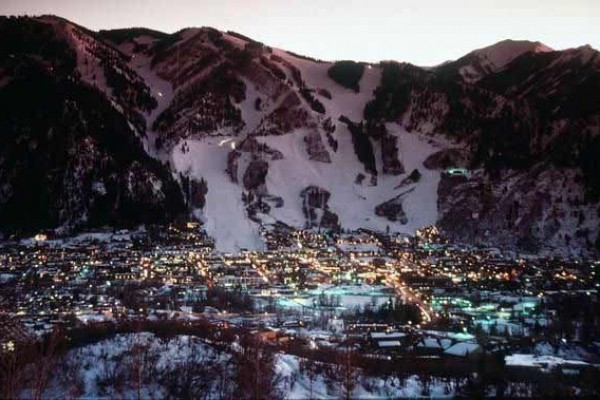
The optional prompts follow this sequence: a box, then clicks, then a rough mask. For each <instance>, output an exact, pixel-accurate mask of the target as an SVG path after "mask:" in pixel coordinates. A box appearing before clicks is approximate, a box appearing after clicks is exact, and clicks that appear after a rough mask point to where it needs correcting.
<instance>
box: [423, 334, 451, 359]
mask: <svg viewBox="0 0 600 400" xmlns="http://www.w3.org/2000/svg"><path fill="white" fill-rule="evenodd" d="M451 345H452V341H451V340H450V339H445V338H434V337H425V338H422V339H420V340H419V341H418V342H417V343H416V344H415V351H416V352H417V353H419V354H423V355H441V354H442V353H443V352H444V351H445V350H446V349H448V348H449V347H450V346H451Z"/></svg>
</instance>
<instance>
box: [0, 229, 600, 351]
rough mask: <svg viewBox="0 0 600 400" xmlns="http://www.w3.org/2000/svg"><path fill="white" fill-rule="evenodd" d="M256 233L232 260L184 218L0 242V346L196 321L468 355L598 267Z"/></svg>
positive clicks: (414, 243) (368, 237)
mask: <svg viewBox="0 0 600 400" xmlns="http://www.w3.org/2000/svg"><path fill="white" fill-rule="evenodd" d="M262 237H263V240H264V243H265V249H266V250H264V251H250V250H242V251H240V252H238V253H235V254H226V253H221V252H218V251H216V250H215V249H214V242H213V241H212V239H211V238H210V237H208V236H207V235H206V233H205V232H204V231H203V230H202V229H201V226H199V225H198V224H196V223H186V224H180V225H173V226H166V227H152V228H148V229H145V230H138V231H118V232H113V231H110V232H107V231H105V232H93V233H87V234H83V235H80V236H77V237H74V238H69V239H53V238H52V237H48V236H46V235H43V234H42V235H38V236H36V237H35V238H33V239H31V240H26V241H19V242H4V243H3V244H2V245H1V246H0V318H2V319H3V324H2V326H3V330H2V332H0V336H1V337H0V342H1V343H4V346H5V345H6V343H9V342H12V341H14V340H23V339H24V338H26V337H35V336H36V335H38V336H39V335H42V334H44V333H46V332H49V331H51V330H52V329H53V327H55V326H58V325H60V326H66V327H73V326H85V325H86V324H94V323H100V322H105V321H118V320H120V319H131V318H145V319H170V318H171V319H185V320H189V321H193V320H197V319H204V320H211V321H215V322H218V323H219V324H223V323H224V324H227V325H229V326H230V325H242V326H249V327H251V328H256V329H258V328H260V330H261V331H262V332H264V334H265V337H267V338H270V339H273V340H277V341H279V340H281V339H282V338H286V339H285V340H298V339H299V338H303V339H306V340H308V341H309V342H310V343H312V344H311V346H313V347H319V346H325V347H331V346H335V345H341V344H343V343H345V344H347V341H348V340H350V341H351V342H352V343H354V344H358V345H359V347H360V348H362V349H365V350H364V351H365V353H366V354H371V355H372V356H377V357H397V356H399V355H402V354H405V353H406V352H407V351H409V352H411V354H419V355H423V356H433V355H435V356H436V357H445V356H453V357H468V356H472V355H473V354H477V353H478V352H479V351H481V348H482V347H481V346H482V345H483V344H484V343H487V344H489V343H494V344H495V345H503V346H509V345H520V342H516V341H518V340H521V339H523V338H531V337H534V336H539V335H541V334H542V333H543V332H544V331H545V330H546V329H548V328H549V327H550V326H552V324H553V323H555V322H556V320H557V310H556V309H555V308H554V307H553V304H556V302H549V301H546V299H547V298H548V297H556V296H559V297H560V296H571V295H585V296H589V297H590V299H592V298H593V299H596V296H597V289H598V287H599V286H600V279H599V278H600V263H598V262H566V261H564V260H550V259H549V260H544V259H525V258H514V257H512V258H506V257H503V256H502V254H501V252H500V251H498V250H497V249H489V248H473V247H466V246H458V245H455V244H452V243H449V242H448V241H446V240H445V239H443V238H442V237H441V236H440V235H439V232H437V230H436V229H435V227H427V228H424V229H423V230H421V231H419V232H418V234H417V235H416V236H415V237H407V236H402V235H388V234H382V233H378V232H371V231H367V230H359V231H353V232H343V233H336V234H333V233H321V232H315V231H306V230H298V229H294V228H291V227H288V226H285V225H271V226H269V227H264V228H263V230H262ZM596 301H597V300H596ZM407 305H410V306H411V307H413V310H414V311H415V312H414V313H412V312H411V310H410V309H408V310H406V309H404V308H402V307H407ZM515 343H516V344H515Z"/></svg>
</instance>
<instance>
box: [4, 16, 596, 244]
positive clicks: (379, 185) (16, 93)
mask: <svg viewBox="0 0 600 400" xmlns="http://www.w3.org/2000/svg"><path fill="white" fill-rule="evenodd" d="M0 29H2V30H3V31H6V32H7V34H10V35H16V36H15V37H17V36H18V37H21V39H22V40H16V41H11V43H10V46H9V47H8V48H7V50H6V51H7V54H6V57H4V58H0V70H2V71H3V79H2V85H0V101H3V102H4V103H3V104H4V107H5V108H6V109H10V110H11V111H10V112H6V113H4V114H3V115H2V116H0V117H1V118H2V119H1V120H0V123H1V124H2V127H5V128H6V129H8V131H9V132H10V134H9V135H5V137H3V138H0V140H3V141H2V142H0V144H2V146H0V188H1V190H0V206H2V207H1V208H0V227H2V228H4V227H9V228H10V229H11V230H13V231H14V230H17V231H18V230H19V229H22V228H23V227H24V225H25V224H24V222H23V221H27V225H28V226H27V227H26V228H27V229H31V230H37V229H40V228H49V227H50V228H56V227H63V228H65V229H66V228H73V227H75V228H78V227H91V226H103V225H119V224H121V223H127V224H131V223H134V224H137V223H143V222H166V221H170V220H174V219H175V216H181V214H186V215H193V216H195V217H197V218H198V219H200V220H202V221H203V222H204V223H205V228H206V229H207V231H208V232H209V234H210V235H212V236H214V237H215V238H216V246H217V248H218V249H219V250H223V251H235V250H238V249H241V248H248V249H260V248H262V246H263V244H262V242H261V238H260V230H261V225H265V224H271V223H273V222H276V221H281V222H283V223H286V224H289V225H292V226H295V227H299V228H314V229H320V228H325V229H333V230H339V229H356V228H371V229H376V230H380V231H385V230H388V229H389V230H390V231H391V232H405V233H413V232H414V231H415V230H416V229H418V228H420V227H422V226H424V225H429V224H438V225H440V226H441V227H442V228H443V229H444V230H445V231H447V232H448V233H450V234H451V236H454V237H455V238H456V239H458V240H465V239H466V240H468V241H471V242H479V241H481V240H483V239H485V240H486V241H489V242H498V243H502V244H503V245H506V246H507V247H520V248H527V249H531V250H532V251H539V250H540V249H541V248H542V247H543V245H545V244H550V245H551V246H552V247H553V248H556V249H558V250H559V251H560V250H562V247H563V246H564V247H572V248H573V252H571V254H579V253H580V250H581V249H582V248H583V249H585V250H586V251H588V250H592V249H593V248H594V247H596V248H600V237H599V232H600V217H598V212H597V210H598V207H599V206H600V204H599V200H598V199H599V198H600V184H598V180H597V179H596V178H597V176H598V173H600V168H599V167H598V164H597V161H596V160H597V157H596V155H597V153H598V151H600V106H599V105H600V99H599V98H598V93H600V86H599V85H600V55H599V53H598V52H597V51H596V50H594V49H592V48H590V47H581V48H577V49H570V50H566V51H552V50H551V49H550V48H548V47H547V46H545V45H543V44H541V43H539V42H528V41H512V40H506V41H502V42H499V43H496V44H494V45H492V46H488V47H485V48H482V49H478V50H475V51H473V52H471V53H469V54H467V55H465V56H464V57H462V58H460V59H458V60H456V61H452V62H448V63H445V64H443V65H440V66H437V67H434V68H428V69H424V68H420V67H417V66H414V65H411V64H408V63H398V62H381V63H378V64H367V63H360V62H354V61H337V62H329V61H320V60H314V59H311V58H309V57H303V56H301V55H296V54H292V53H290V52H287V51H285V50H282V49H274V48H271V47H269V46H268V45H265V44H263V43H260V42H257V41H254V40H252V39H250V38H247V37H245V36H243V35H240V34H237V33H234V32H227V33H224V32H220V31H218V30H216V29H213V28H207V27H205V28H188V29H183V30H181V31H179V32H176V33H174V34H165V33H161V32H156V31H151V30H148V29H144V28H132V29H122V30H114V31H101V32H92V31H89V30H87V29H86V28H84V27H81V26H78V25H76V24H73V23H71V22H69V21H67V20H64V19H61V18H58V17H51V16H46V17H40V18H23V19H15V20H14V21H11V20H8V19H6V20H2V21H0ZM40 32H42V33H43V34H40ZM19 35H20V36H19ZM29 41H31V43H32V46H21V45H20V44H19V43H29ZM49 49H52V51H50V50H49ZM24 66H26V67H24ZM35 77H37V78H36V79H33V78H35ZM28 82H29V83H28ZM31 82H33V83H31ZM27 85H34V86H35V88H32V89H31V90H36V91H38V92H39V94H40V96H38V98H39V101H40V102H43V101H45V100H43V99H45V98H48V99H50V100H48V101H46V103H52V104H56V105H57V107H58V109H56V110H55V109H53V108H50V107H42V106H40V107H38V108H40V109H42V111H43V114H44V118H43V122H42V123H40V124H37V125H36V124H34V121H37V119H36V118H33V117H31V115H30V113H31V104H30V103H29V101H28V99H27V97H26V96H24V95H23V93H25V92H26V91H27V90H30V89H29V87H28V86H27ZM44 85H45V86H44ZM53 87H59V88H60V90H54V89H52V88H53ZM64 88H68V90H63V89H64ZM46 89H47V90H46ZM75 89H77V90H75ZM38 98H36V99H34V100H36V101H38ZM58 105H62V109H60V107H59V106H58ZM46 114H47V115H46ZM38 125H39V126H38ZM66 127H69V129H70V130H71V131H72V132H65V131H66ZM13 131H14V132H13ZM28 132H33V135H29V134H28ZM56 132H59V134H54V133H56ZM67 133H68V135H67ZM63 138H67V139H65V142H63ZM31 152H35V153H36V154H37V153H39V154H40V156H36V157H33V158H32V157H29V155H30V154H31ZM33 159H35V160H38V159H44V162H40V163H38V162H37V161H35V162H34V161H32V160H33ZM38 164H39V165H38ZM425 165H427V167H425ZM534 166H535V168H536V170H535V171H534V172H535V174H534V173H532V172H528V170H529V169H531V168H533V167H534ZM452 167H464V168H468V169H469V170H470V171H469V173H468V174H467V175H468V177H467V181H466V182H457V181H452V180H450V181H448V180H444V175H445V174H444V170H446V169H448V168H452ZM47 170H48V171H52V172H51V174H50V175H49V176H45V175H44V173H42V172H38V171H47ZM555 170H556V176H559V175H563V176H565V179H563V180H562V181H561V182H562V184H561V187H556V186H552V185H551V184H549V183H547V184H543V185H542V184H540V185H534V183H535V179H536V176H541V177H546V176H551V175H552V174H554V172H552V171H555ZM28 171H34V172H32V176H29V175H27V174H28ZM544 171H548V172H546V173H543V172H544ZM499 177H504V179H505V180H506V181H507V182H515V183H518V185H512V184H511V185H503V183H502V181H501V180H500V179H499ZM472 178H474V179H472ZM567 178H568V179H567ZM32 181H35V182H39V185H38V186H40V187H42V188H49V190H48V193H49V194H48V201H47V202H46V203H44V204H42V203H39V204H38V203H36V202H35V200H33V199H37V198H38V197H39V196H38V193H35V194H32V192H31V190H32V189H31V188H30V187H29V186H30V185H26V184H25V183H23V182H32ZM440 183H442V184H441V185H440ZM34 186H35V185H34ZM513 187H514V188H515V189H514V190H512V189H511V190H509V189H510V188H513ZM551 190H552V191H554V192H555V193H554V195H553V196H551V198H552V200H551V201H545V200H543V199H541V197H543V196H541V194H540V193H538V192H540V191H544V192H549V191H551ZM123 193H126V194H127V196H125V197H124V196H123V195H122V194H123ZM490 194H491V195H490ZM547 197H548V196H547ZM521 198H524V199H525V201H523V202H520V201H519V199H521ZM44 201H45V200H44ZM494 201H495V203H494ZM515 201H518V205H517V203H515ZM184 203H185V204H184ZM21 204H29V205H30V206H28V207H22V206H21ZM48 204H49V206H48ZM494 204H495V205H497V206H494ZM7 205H8V206H7ZM36 207H37V208H38V209H39V210H38V214H39V215H37V216H35V217H34V216H33V213H29V212H27V211H23V209H27V210H29V209H32V208H36ZM4 210H8V211H4ZM10 210H12V211H10ZM473 210H477V212H474V211H473ZM3 212H4V213H5V214H3ZM27 214H31V216H27ZM467 217H469V218H467ZM13 220H14V221H13ZM498 221H500V222H498ZM67 230H68V229H67ZM481 232H484V234H483V235H481V234H480V233H481ZM485 232H489V234H485Z"/></svg>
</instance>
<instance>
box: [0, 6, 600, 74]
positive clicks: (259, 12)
mask: <svg viewBox="0 0 600 400" xmlns="http://www.w3.org/2000/svg"><path fill="white" fill-rule="evenodd" d="M0 14H3V15H23V14H28V15H38V14H56V15H59V16H62V17H65V18H67V19H69V20H72V21H74V22H76V23H79V24H81V25H84V26H86V27H88V28H91V29H95V30H98V29H110V28H123V27H132V26H144V27H148V28H153V29H157V30H160V31H164V32H174V31H177V30H179V29H181V28H184V27H192V26H194V27H199V26H212V27H215V28H218V29H221V30H234V31H237V32H240V33H243V34H244V35H246V36H250V37H252V38H254V39H256V40H259V41H262V42H264V43H266V44H268V45H271V46H274V47H280V48H284V49H287V50H292V51H294V52H297V53H301V54H305V55H309V56H313V57H316V58H321V59H326V60H335V59H354V60H361V61H373V62H375V61H379V60H389V59H395V60H399V61H409V62H412V63H415V64H418V65H435V64H439V63H441V62H443V61H446V60H449V59H456V58H458V57H460V56H462V55H464V54H466V53H468V52H469V51H471V50H473V49H476V48H480V47H484V46H487V45H490V44H493V43H495V42H498V41H500V40H503V39H508V38H510V39H527V40H533V41H541V42H543V43H545V44H547V45H548V46H550V47H552V48H554V49H564V48H568V47H577V46H581V45H584V44H590V45H591V46H593V47H594V48H596V49H600V0H502V1H496V0H454V1H452V0H360V1H357V0H336V1H332V0H104V1H100V0H96V1H89V0H0Z"/></svg>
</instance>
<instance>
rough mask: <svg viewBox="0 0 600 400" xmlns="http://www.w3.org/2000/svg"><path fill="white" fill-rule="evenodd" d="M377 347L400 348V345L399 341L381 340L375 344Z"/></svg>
mask: <svg viewBox="0 0 600 400" xmlns="http://www.w3.org/2000/svg"><path fill="white" fill-rule="evenodd" d="M377 345H378V346H379V347H400V346H402V343H400V341H399V340H382V341H380V342H377Z"/></svg>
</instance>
